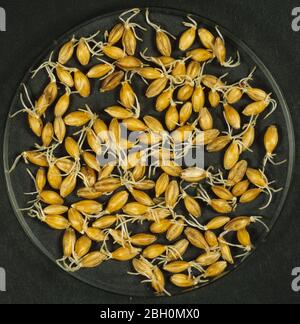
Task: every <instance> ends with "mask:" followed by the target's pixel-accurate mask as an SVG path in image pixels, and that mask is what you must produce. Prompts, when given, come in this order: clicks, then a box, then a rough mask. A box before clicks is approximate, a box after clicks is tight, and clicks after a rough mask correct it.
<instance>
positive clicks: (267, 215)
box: [4, 8, 294, 296]
mask: <svg viewBox="0 0 300 324" xmlns="http://www.w3.org/2000/svg"><path fill="white" fill-rule="evenodd" d="M120 14H121V12H114V13H111V14H107V15H103V16H100V17H98V18H96V19H93V20H91V21H89V22H87V23H85V24H83V25H81V26H79V27H77V28H75V29H73V30H71V31H70V32H68V33H67V34H65V35H64V36H63V37H61V38H60V39H59V40H57V41H55V42H54V43H53V44H52V46H51V48H50V49H48V50H47V51H46V52H45V53H44V54H43V55H42V56H41V57H40V58H39V59H38V60H37V61H36V62H34V64H33V67H32V68H31V69H29V70H28V72H27V74H26V75H25V77H24V79H23V81H22V83H21V85H20V87H19V89H17V91H16V95H15V97H14V100H13V102H12V105H11V108H10V114H12V113H14V112H16V111H17V110H19V109H20V108H21V103H20V93H21V92H22V91H23V88H22V84H23V83H24V84H26V86H27V88H28V89H29V93H30V97H31V98H38V96H39V94H40V92H41V89H42V88H43V87H44V86H45V85H46V84H47V82H48V78H47V75H46V73H45V72H44V71H43V72H40V73H39V74H38V75H37V77H36V78H34V79H31V71H32V70H33V69H34V68H36V67H38V66H39V65H40V64H41V63H42V62H44V61H46V60H47V59H48V57H49V55H50V53H51V52H52V51H54V55H57V51H58V49H59V48H60V47H61V46H62V44H64V43H65V42H66V41H67V40H69V39H70V38H71V37H72V35H75V36H78V37H79V36H85V37H87V36H89V35H91V34H94V33H95V32H96V31H98V30H100V31H105V30H107V29H110V28H112V26H114V25H115V24H116V23H117V22H118V16H119V15H120ZM185 16H186V14H185V13H183V12H179V11H176V10H173V9H160V8H151V19H152V21H154V22H157V23H159V24H161V26H162V28H164V29H166V30H168V31H171V32H172V34H174V35H176V36H177V35H179V34H180V33H181V32H182V31H183V30H184V29H185V27H184V26H183V25H182V21H184V20H186V17H185ZM193 17H194V19H195V20H196V21H197V22H198V23H199V26H204V27H207V28H208V29H210V30H211V31H213V30H214V28H215V26H216V24H215V23H213V22H211V21H208V20H207V19H205V18H202V17H199V16H197V15H196V14H195V15H194V16H193ZM135 21H136V22H138V23H140V24H141V25H143V26H145V27H147V29H148V32H147V33H144V34H143V35H144V36H143V38H144V41H143V42H142V43H140V42H139V43H138V47H139V48H138V51H141V50H143V49H145V48H149V50H148V53H151V54H153V55H158V53H157V51H156V49H155V48H154V35H155V32H154V30H153V29H152V28H150V27H149V26H148V25H147V24H146V22H145V19H144V15H139V16H137V17H136V18H135ZM220 30H221V32H222V34H223V35H224V37H225V40H226V44H227V48H228V50H229V52H230V54H231V55H233V56H235V53H236V50H238V51H239V53H240V55H241V60H242V64H241V65H240V66H239V67H237V68H234V69H226V68H220V66H219V65H218V64H216V63H213V64H210V65H209V66H208V67H207V70H206V73H209V72H211V73H215V74H217V75H220V76H221V75H223V74H225V73H227V72H229V73H230V75H229V76H228V78H227V80H228V82H231V83H233V82H236V81H238V80H240V79H241V78H244V77H246V76H247V75H248V74H249V73H250V71H251V70H252V69H253V67H254V66H256V67H257V70H256V72H255V74H254V82H253V84H254V85H255V86H257V87H261V88H263V89H265V90H266V91H268V92H272V97H273V98H274V99H276V101H277V102H278V108H277V110H276V111H275V112H274V113H273V114H272V115H271V116H270V117H269V118H267V119H263V118H260V121H259V123H258V124H257V126H256V143H255V144H254V146H253V152H245V153H243V155H242V158H244V159H246V160H247V161H248V162H249V164H250V165H251V166H252V167H254V168H259V167H261V161H262V157H263V156H264V148H263V134H264V132H265V130H266V128H267V127H268V126H269V125H270V124H275V125H277V127H278V129H279V134H280V143H279V146H278V148H277V151H276V154H277V156H276V160H277V161H280V160H283V159H287V163H285V164H283V165H280V166H272V165H270V164H269V165H268V168H267V171H266V174H267V176H268V178H269V179H270V180H276V183H274V184H273V186H274V187H276V188H280V187H281V188H283V190H282V191H280V192H278V193H276V194H274V197H273V200H272V203H271V204H270V206H269V207H268V208H266V209H264V210H260V209H259V207H261V206H262V205H263V204H264V203H265V202H266V199H267V197H266V196H265V195H261V196H260V197H259V199H257V200H255V202H253V203H250V204H245V205H239V207H238V208H237V210H236V211H235V212H234V213H233V214H232V216H238V215H259V216H263V217H264V221H265V222H266V224H267V225H268V227H269V228H272V227H273V225H274V224H275V222H276V220H277V218H278V217H279V215H280V213H281V210H282V207H283V204H284V201H285V198H286V196H287V192H288V189H289V185H290V180H291V175H292V171H293V162H294V135H293V128H292V123H291V118H290V115H289V110H288V107H287V104H286V102H285V100H284V98H283V96H282V94H281V92H280V89H279V87H278V85H277V84H276V82H275V80H274V79H273V77H272V75H271V74H270V72H269V71H268V70H267V68H266V67H265V66H264V64H263V63H262V62H261V61H260V60H259V59H258V58H257V56H256V55H255V54H254V53H253V52H252V51H251V50H250V49H249V48H248V47H247V46H246V45H245V44H244V43H243V42H242V41H240V40H238V39H236V38H235V37H234V36H232V35H231V34H230V33H229V32H227V31H226V30H224V29H223V28H220ZM138 32H139V31H138ZM198 46H201V45H200V43H199V42H198ZM174 47H175V46H174ZM175 55H176V57H179V55H180V53H179V52H178V53H177V52H175ZM96 62H97V60H95V59H93V60H92V61H91V63H90V64H89V66H87V67H84V68H83V70H84V71H87V70H88V69H89V67H90V66H92V65H94V64H95V63H96ZM77 64H78V63H76V61H75V60H74V61H73V60H72V61H71V62H70V65H69V66H74V65H77ZM77 66H78V65H77ZM99 87H100V81H98V80H97V81H95V82H92V93H91V96H90V97H89V98H87V99H82V98H80V97H79V96H78V95H74V96H72V104H71V107H72V108H71V109H77V108H78V107H81V106H82V105H83V104H85V103H88V105H89V106H90V107H91V108H92V109H93V110H94V111H95V112H96V113H97V114H99V115H100V117H101V118H102V117H103V116H104V115H105V113H104V112H103V110H104V109H105V108H106V107H107V106H110V105H113V104H115V103H116V101H117V91H113V92H108V93H105V94H101V93H100V92H99ZM134 88H135V89H136V91H137V94H138V97H139V98H140V102H141V107H142V114H152V115H154V116H155V115H156V112H155V110H154V109H153V107H154V104H155V102H154V101H153V100H149V99H146V98H145V97H144V96H143V93H145V89H146V85H145V84H144V83H143V82H142V81H140V80H138V81H136V80H135V79H134ZM63 90H64V87H63V86H61V87H60V92H61V93H63ZM244 97H246V96H244ZM247 102H249V101H247V99H243V100H242V101H241V102H240V103H239V104H238V105H236V107H237V108H238V109H239V108H240V107H243V106H244V105H245V104H246V103H247ZM212 113H213V115H214V116H215V118H214V119H215V123H216V127H217V128H219V129H222V130H225V129H226V126H225V125H224V122H223V121H222V120H223V119H222V118H221V114H222V109H221V107H219V108H217V109H215V110H213V111H212ZM217 116H218V117H219V118H218V117H217ZM103 118H104V117H103ZM246 120H247V119H245V120H244V121H246ZM73 131H74V130H73ZM36 140H37V139H36V138H35V137H34V135H33V134H32V133H31V131H30V130H29V127H28V126H27V116H26V115H25V114H19V115H17V116H16V117H15V118H13V119H11V118H8V120H7V124H6V131H5V139H4V166H5V172H6V181H7V186H8V192H9V196H10V200H11V203H12V206H13V209H14V212H15V214H16V216H17V218H18V220H19V221H20V223H21V225H22V226H23V228H24V229H25V231H26V233H27V234H28V236H29V237H30V238H31V239H32V240H33V241H34V243H35V244H36V245H37V246H38V247H39V248H40V249H41V250H42V251H43V252H44V253H45V254H46V255H47V256H48V257H49V258H50V259H51V260H52V261H55V260H56V259H58V258H60V257H61V253H62V251H61V239H62V235H63V233H62V232H61V231H53V230H51V229H50V228H48V227H47V226H46V225H45V224H43V223H41V222H39V221H37V220H36V219H32V218H30V217H28V216H27V215H26V212H24V213H23V212H22V211H20V209H22V208H24V207H26V204H27V201H28V200H29V198H31V197H28V195H25V194H24V193H27V192H32V191H33V189H34V186H33V183H32V181H31V179H30V178H29V177H28V174H27V172H26V169H27V168H30V169H31V170H36V168H34V167H32V166H29V165H26V164H25V163H23V162H20V163H19V165H18V167H17V168H16V169H15V170H14V172H12V173H8V170H9V168H10V166H11V165H12V163H13V162H14V160H15V158H16V156H18V155H19V154H20V152H22V151H24V150H28V149H29V148H30V147H33V143H35V142H36ZM222 156H223V153H222V154H220V153H214V154H208V155H207V156H205V167H208V166H209V165H217V166H221V165H222ZM202 206H203V208H202V209H203V214H204V215H203V216H202V219H201V222H203V223H205V222H206V221H207V220H209V219H211V218H212V217H213V216H215V215H216V213H215V212H212V211H211V209H210V208H209V207H207V206H204V204H202ZM183 212H184V211H183ZM283 217H284V215H283ZM143 229H144V230H145V229H147V224H144V225H143V226H142V227H141V229H140V231H142V230H143ZM250 233H251V237H252V240H253V244H254V245H255V247H256V248H257V246H259V245H260V244H262V242H263V241H264V240H265V239H266V236H267V232H266V231H265V229H264V228H263V227H262V226H260V225H259V224H255V225H251V226H250ZM162 242H163V241H162ZM254 250H255V249H254ZM254 250H253V251H254ZM253 251H252V252H253ZM252 252H251V253H250V254H249V255H251V254H252ZM189 253H190V255H185V258H187V259H189V258H193V257H195V256H196V255H199V254H200V252H199V250H198V251H193V249H192V251H191V252H189ZM195 253H196V254H195ZM244 259H246V258H244ZM244 259H237V260H236V263H235V265H234V266H231V267H230V268H229V269H228V271H227V273H228V272H231V271H232V270H234V269H236V268H237V267H238V266H239V265H240V264H241V263H242V262H243V261H244ZM252 260H253V262H255V259H252ZM128 271H132V268H131V264H130V262H116V261H111V260H110V261H109V262H105V263H104V264H102V265H101V266H100V267H98V268H96V269H88V270H80V271H78V272H76V273H72V275H73V276H74V277H76V278H78V279H80V280H82V281H84V282H86V283H88V284H90V285H92V286H95V287H98V288H101V289H104V290H106V291H110V292H113V293H118V294H125V295H131V296H152V295H153V292H152V289H151V287H149V285H148V284H140V281H141V280H142V278H141V277H137V276H131V275H127V274H126V273H127V272H128ZM167 276H168V275H167ZM166 281H167V282H168V280H166ZM166 288H167V290H168V291H170V292H171V293H172V294H177V293H180V292H182V290H181V289H177V288H174V287H173V286H171V285H170V284H169V283H168V284H167V287H166Z"/></svg>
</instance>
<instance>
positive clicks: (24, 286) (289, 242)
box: [0, 0, 300, 303]
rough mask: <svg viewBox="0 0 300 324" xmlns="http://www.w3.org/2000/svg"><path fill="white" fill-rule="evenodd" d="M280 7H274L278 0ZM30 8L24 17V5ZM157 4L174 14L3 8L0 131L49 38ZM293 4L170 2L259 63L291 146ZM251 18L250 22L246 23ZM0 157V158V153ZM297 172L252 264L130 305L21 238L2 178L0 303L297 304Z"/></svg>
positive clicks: (295, 61) (295, 78) (57, 6)
mask: <svg viewBox="0 0 300 324" xmlns="http://www.w3.org/2000/svg"><path fill="white" fill-rule="evenodd" d="M278 3H279V1H278ZM29 4H30V10H29V8H28V5H29ZM149 4H151V5H159V6H168V7H175V5H174V4H172V2H171V1H128V2H126V3H124V2H122V1H111V2H110V3H109V4H105V3H102V2H101V3H100V2H99V1H92V0H89V1H88V2H86V3H83V2H82V1H70V0H69V1H62V0H61V1H56V0H53V1H51V3H50V2H46V1H35V0H34V1H32V0H31V1H12V0H10V1H2V2H1V6H3V7H4V8H5V9H6V11H7V20H8V21H7V30H8V31H7V32H6V33H1V34H0V44H1V51H0V62H1V65H0V75H1V80H2V82H1V121H0V122H1V125H0V128H1V131H3V127H4V123H5V119H6V116H7V112H8V108H9V104H10V100H11V99H12V96H13V94H14V91H15V89H16V87H17V85H18V83H19V81H20V79H21V78H22V76H23V74H24V73H25V72H26V69H27V68H28V66H30V64H31V63H32V61H34V60H35V58H36V57H37V56H38V55H39V54H40V53H41V51H42V50H44V49H45V48H46V47H47V46H49V44H51V42H52V41H53V39H56V38H57V37H59V36H60V35H61V34H62V33H64V32H65V31H66V30H68V29H70V27H73V26H75V25H77V24H79V23H81V22H83V21H85V20H87V19H90V18H92V17H94V16H97V15H99V14H102V13H105V12H109V11H112V10H116V9H121V8H123V7H124V8H126V7H132V6H146V5H149ZM295 6H297V2H296V1H286V2H285V3H284V4H283V3H281V4H280V5H278V6H275V1H264V2H263V3H261V2H260V1H244V3H243V5H242V4H240V2H239V1H233V0H231V1H229V0H228V1H226V0H224V1H222V2H220V1H212V0H210V1H201V2H198V3H197V4H196V5H195V3H194V2H193V1H188V0H185V1H177V2H176V8H178V9H183V10H185V11H189V10H191V11H194V12H198V13H199V14H200V15H202V16H205V17H207V18H209V19H212V20H215V21H218V22H219V23H220V24H221V25H223V26H224V27H225V28H227V29H229V30H231V31H232V32H233V33H234V34H235V35H236V36H237V37H238V38H240V39H242V40H244V41H246V43H247V44H248V45H249V47H250V48H252V49H254V50H255V51H256V53H257V54H258V56H259V57H260V58H261V59H262V60H263V61H264V62H265V63H266V65H267V67H268V68H269V69H270V70H271V72H272V74H273V75H274V77H275V79H276V80H277V81H278V83H279V85H280V86H281V88H282V90H283V92H284V94H285V96H286V99H287V101H288V104H289V106H290V110H291V114H292V117H293V120H294V124H295V129H296V140H297V136H298V133H299V130H298V129H297V121H298V120H300V117H299V113H298V112H297V108H298V107H297V105H298V104H299V103H300V96H299V92H298V84H299V81H300V80H299V78H300V77H299V75H297V69H299V63H300V58H299V56H298V55H297V49H298V48H299V46H300V33H294V32H293V31H292V29H291V20H292V17H291V10H292V8H294V7H295ZM253 17H255V18H253ZM1 155H2V153H1ZM298 173H299V171H298V170H297V169H295V176H294V183H293V188H292V190H291V192H290V195H289V198H288V201H287V203H286V205H285V208H284V211H283V214H282V216H281V218H280V220H279V222H278V223H277V225H276V227H275V228H274V230H273V232H272V233H271V235H270V237H269V239H268V241H267V243H266V244H265V246H264V247H262V248H261V249H259V251H258V253H257V254H256V256H254V258H252V260H251V262H247V263H246V264H244V265H243V266H242V267H241V268H240V269H239V270H238V271H237V272H236V273H234V274H233V275H230V276H228V277H227V278H225V279H224V280H221V281H219V282H217V283H216V284H214V285H212V286H210V287H207V288H205V289H204V290H200V291H195V292H192V293H190V294H188V295H182V296H178V297H176V298H172V299H152V300H151V299H144V300H143V299H140V298H139V299H138V300H135V299H129V298H126V297H121V296H117V295H111V294H108V293H105V292H102V291H101V290H98V289H94V288H91V287H89V286H87V285H85V284H83V283H81V282H78V281H76V280H75V279H73V278H71V277H69V276H68V275H67V274H65V273H63V272H62V271H59V270H58V269H57V268H56V266H55V265H54V264H52V263H51V262H50V261H49V260H48V259H47V258H46V257H45V256H43V255H42V254H41V253H40V251H39V250H38V249H37V248H35V247H34V246H33V244H32V243H31V242H30V241H29V239H28V238H27V237H26V235H25V233H24V232H23V230H22V229H21V227H20V225H19V224H18V222H17V220H16V218H15V216H14V213H13V212H12V210H11V207H10V205H9V202H8V197H7V193H6V188H5V183H4V177H3V173H2V172H1V216H0V228H1V229H2V232H1V236H0V266H1V267H4V268H6V270H7V276H8V287H7V289H8V291H7V292H6V293H0V303H16V302H29V303H37V302H44V303H75V302H76V303H107V302H111V303H128V302H132V303H136V302H145V303H151V302H153V303H160V302H163V303H213V302H216V303H223V302H226V303H229V302H230V303H231V302H239V303H240V302H241V303H253V302H255V303H269V302H273V303H284V302H291V303H296V302H299V301H300V295H299V294H297V293H293V292H292V290H291V288H290V286H291V280H292V278H291V271H292V268H294V267H296V266H300V254H299V250H300V248H299V245H298V242H299V238H300V234H299V231H298V226H299V225H300V220H299V215H297V212H298V208H297V205H296V203H297V197H298V191H297V190H296V187H297V183H298V176H299V174H298Z"/></svg>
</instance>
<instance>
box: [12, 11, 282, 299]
mask: <svg viewBox="0 0 300 324" xmlns="http://www.w3.org/2000/svg"><path fill="white" fill-rule="evenodd" d="M138 15H144V18H145V19H144V25H143V26H142V25H140V24H138V23H137V22H136V21H135V20H136V17H137V16H138ZM160 23H163V22H159V21H154V20H153V18H152V17H151V12H150V11H149V10H140V9H136V8H135V9H132V10H129V11H126V12H124V13H123V14H122V15H121V16H120V17H119V22H118V23H117V24H116V25H115V26H114V27H113V28H111V29H110V30H108V31H105V32H104V33H101V32H100V31H98V32H95V33H94V34H93V35H90V36H87V37H83V36H81V35H74V37H73V38H72V39H70V40H69V41H68V42H66V43H65V44H64V45H63V46H62V47H60V48H59V49H58V51H57V52H53V53H52V54H51V55H50V57H49V59H48V60H47V61H46V62H44V63H43V64H41V65H40V66H39V67H38V68H37V69H36V70H35V71H33V74H32V78H36V76H37V75H38V74H39V73H42V72H43V73H46V74H47V76H48V77H49V83H48V85H47V86H46V87H45V88H44V89H41V91H40V96H39V97H37V98H32V96H31V95H30V90H29V89H28V88H27V87H26V85H24V86H23V91H22V93H21V95H20V101H21V103H22V108H21V109H20V110H19V111H17V112H16V113H15V114H14V115H12V116H11V117H14V116H15V115H17V114H19V113H20V112H23V113H25V114H26V116H27V118H28V125H29V127H30V129H31V130H32V132H33V134H34V135H35V136H36V139H37V143H36V144H34V147H33V148H31V149H30V148H28V150H26V151H24V152H23V153H21V154H20V156H18V157H17V158H16V160H15V162H14V163H13V164H12V167H11V170H10V172H13V170H14V169H15V168H16V167H17V163H18V161H19V160H20V159H21V158H23V159H24V161H25V163H27V164H32V165H34V166H35V167H36V169H30V170H29V169H28V174H29V176H30V177H31V178H32V180H33V182H34V185H35V199H34V200H31V201H30V202H29V206H28V208H26V210H27V212H28V215H29V216H31V217H34V218H36V219H37V220H38V221H41V222H43V223H45V225H47V226H49V227H50V228H52V229H54V230H58V231H64V234H63V239H62V248H61V251H62V257H61V258H60V259H59V260H57V263H58V264H59V265H60V266H61V267H63V268H64V269H65V270H67V271H70V272H74V271H79V270H80V271H84V270H82V268H94V267H98V266H101V264H102V263H103V262H108V263H109V262H110V261H109V260H116V261H120V262H130V263H131V264H132V271H131V272H129V274H130V275H139V276H140V277H143V282H144V283H146V282H148V283H149V284H150V285H151V286H152V288H153V290H154V291H155V292H156V293H157V294H167V295H169V292H168V291H167V289H166V283H167V282H169V283H171V284H173V285H175V286H177V287H181V288H191V287H196V286H199V285H201V284H203V283H206V282H208V281H209V280H211V279H212V278H216V277H218V276H220V275H222V274H224V273H225V272H226V271H227V270H229V269H230V267H231V266H232V265H234V264H235V262H236V260H237V259H240V258H242V257H245V256H246V255H248V254H249V253H250V252H251V251H252V250H253V248H254V246H253V242H252V238H251V227H254V226H263V227H264V228H266V230H268V227H267V225H265V223H264V221H263V219H262V217H260V216H252V214H253V212H252V211H251V210H249V212H248V215H250V216H238V217H236V216H232V214H233V213H235V214H236V213H238V210H239V206H240V205H244V204H248V203H250V202H253V201H254V200H256V199H257V198H258V197H261V196H265V198H266V202H265V204H264V205H263V206H261V209H265V208H267V207H268V206H269V205H270V204H271V202H272V197H273V194H275V193H276V192H277V191H280V190H281V189H275V188H274V187H273V186H272V184H273V181H270V180H269V179H268V177H267V167H268V166H269V165H270V164H272V165H279V164H281V163H284V162H285V161H279V159H278V158H277V157H276V148H277V146H278V143H279V135H278V129H277V127H276V126H275V125H272V124H271V123H270V126H269V127H267V128H266V129H265V133H264V139H263V143H264V151H265V156H262V157H261V167H260V168H253V167H251V165H250V162H248V161H247V160H246V158H245V157H244V156H243V155H244V153H245V152H247V151H248V152H252V150H253V149H254V143H255V142H256V141H257V134H256V126H257V125H258V123H260V120H261V119H263V118H265V119H266V118H269V119H271V117H270V116H271V114H272V112H273V111H274V110H275V109H276V107H277V103H276V101H275V100H274V99H273V98H272V96H271V94H269V93H268V92H266V91H264V90H263V89H260V88H255V87H254V85H253V79H254V73H255V69H253V70H252V71H251V73H250V74H249V75H248V76H245V77H244V78H243V79H241V80H236V82H234V83H229V82H228V81H227V80H228V78H229V76H230V74H231V71H232V69H234V68H236V67H238V66H239V65H240V64H242V63H241V62H242V61H241V60H242V58H241V57H240V55H239V53H238V52H237V53H236V54H234V55H235V57H236V58H235V59H234V58H232V57H230V56H229V55H228V50H227V48H226V43H225V40H224V38H223V36H222V34H221V32H220V31H219V29H218V28H217V27H216V29H215V30H208V29H206V28H204V27H202V24H201V23H200V22H197V21H195V19H194V18H193V17H192V16H187V17H186V19H185V20H184V21H183V25H184V28H185V30H184V32H183V33H181V34H180V35H173V34H172V33H171V32H170V31H167V30H164V29H163V28H162V27H161V26H160ZM153 30H154V31H155V37H154V38H153V39H152V42H154V47H155V48H156V50H157V53H158V54H157V55H154V56H151V54H150V53H149V50H147V48H143V39H144V37H145V35H147V34H148V33H149V32H150V31H153ZM138 46H141V47H142V48H143V50H141V51H139V50H138V48H139V47H138ZM175 52H176V53H180V55H177V54H176V55H175ZM71 62H76V64H73V63H71ZM211 64H216V66H217V67H218V68H219V71H220V73H216V74H207V73H206V71H207V68H208V67H209V66H210V65H211ZM224 69H226V70H227V71H228V72H227V73H226V74H225V75H224V74H223V75H220V74H221V72H222V71H224ZM99 80H100V87H99V89H97V92H98V96H99V101H98V102H99V105H100V106H101V97H103V96H105V95H106V93H107V92H109V93H111V92H112V93H114V94H115V96H116V100H115V104H114V105H112V106H109V107H105V109H104V111H103V114H101V115H98V114H97V110H98V109H96V107H94V108H92V107H90V105H89V101H88V98H89V97H90V96H91V95H92V91H93V89H94V82H98V81H99ZM136 82H139V83H140V84H141V85H142V87H144V93H143V94H142V95H141V94H140V93H139V91H137V90H136V89H135V84H136ZM75 96H79V97H81V98H82V100H86V104H85V105H83V106H82V107H72V98H74V97H75ZM245 97H247V98H248V99H249V100H250V103H249V104H247V105H245V106H244V107H243V109H239V108H237V107H235V106H237V104H239V103H240V102H241V100H242V99H243V98H245ZM141 99H143V100H145V99H147V100H149V104H148V106H147V107H144V106H143V105H141V103H140V102H141ZM151 99H152V100H153V99H154V105H152V104H151V102H152V101H151ZM74 108H76V109H74ZM217 110H218V111H221V114H219V115H218V116H217V115H216V114H215V111H217ZM157 116H159V117H157ZM220 116H221V119H222V122H223V123H224V124H225V125H226V129H224V128H223V129H221V128H220V127H219V126H218V125H219V119H220ZM124 131H125V133H124ZM124 134H126V136H124ZM166 144H168V145H166ZM198 148H200V149H203V151H204V150H205V155H204V157H205V156H208V155H209V154H213V153H215V152H222V156H223V159H222V163H221V164H220V163H219V161H218V160H215V165H208V166H205V167H204V166H203V167H200V166H199V165H198V164H197V165H196V164H195V165H187V164H186V163H184V162H183V163H182V161H184V158H185V157H187V156H188V155H189V153H190V152H191V151H193V150H196V149H198ZM26 149H27V148H26ZM149 161H150V163H149ZM31 170H35V171H34V172H32V171H31ZM74 197H75V198H74ZM206 210H210V212H213V213H214V216H213V217H210V219H209V220H208V221H207V220H205V221H204V220H203V215H204V214H205V213H206ZM238 215H239V214H238ZM145 228H146V229H147V230H145ZM191 250H192V251H194V254H193V255H194V256H193V257H190V255H191V254H189V251H191ZM195 253H196V254H195Z"/></svg>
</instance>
